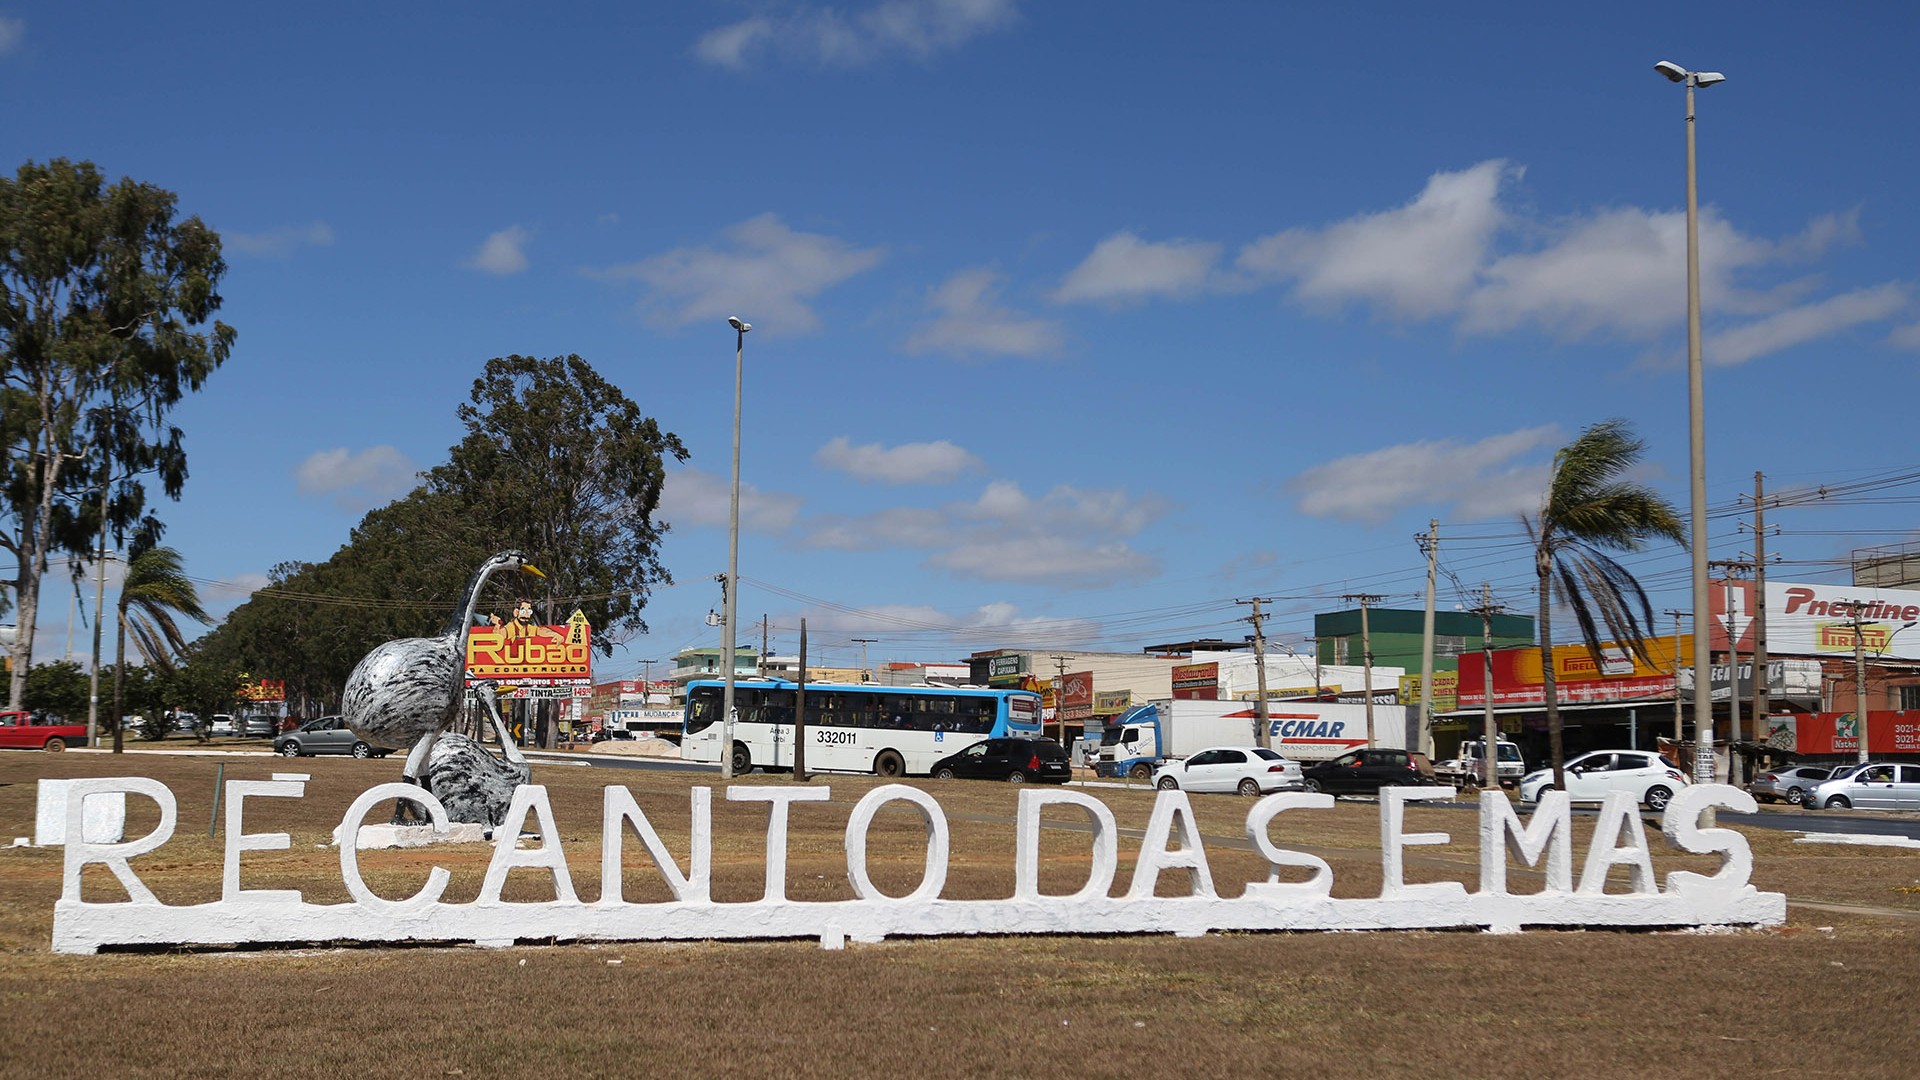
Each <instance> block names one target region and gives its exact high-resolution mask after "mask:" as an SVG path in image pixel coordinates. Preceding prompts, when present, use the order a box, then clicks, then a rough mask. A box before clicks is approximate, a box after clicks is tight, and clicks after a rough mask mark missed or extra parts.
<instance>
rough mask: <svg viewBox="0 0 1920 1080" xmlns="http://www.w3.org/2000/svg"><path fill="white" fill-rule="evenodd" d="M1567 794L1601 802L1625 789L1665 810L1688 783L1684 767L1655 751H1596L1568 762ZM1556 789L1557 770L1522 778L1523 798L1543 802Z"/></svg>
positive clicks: (1650, 806)
mask: <svg viewBox="0 0 1920 1080" xmlns="http://www.w3.org/2000/svg"><path fill="white" fill-rule="evenodd" d="M1566 773H1567V794H1568V796H1570V797H1571V798H1572V799H1573V801H1574V802H1601V801H1603V800H1605V799H1606V797H1607V795H1608V793H1609V792H1614V791H1624V792H1626V793H1628V794H1630V795H1632V796H1633V801H1635V802H1638V803H1644V804H1646V807H1647V809H1649V810H1665V809H1666V808H1667V801H1668V800H1669V799H1671V798H1673V794H1674V792H1676V791H1679V790H1680V789H1681V788H1683V787H1686V786H1687V782H1688V781H1687V777H1686V774H1685V773H1682V772H1681V771H1680V766H1678V765H1675V764H1674V763H1673V762H1671V761H1668V760H1667V759H1666V758H1663V757H1661V756H1660V755H1659V754H1656V753H1654V752H1653V751H1651V750H1593V751H1589V752H1588V753H1585V754H1581V755H1580V756H1579V757H1576V758H1574V759H1573V760H1571V761H1569V762H1567V768H1566ZM1552 790H1554V786H1553V770H1552V769H1541V770H1539V771H1537V772H1531V773H1528V774H1527V775H1526V776H1525V777H1523V778H1522V779H1521V781H1520V798H1521V799H1522V800H1524V801H1526V802H1539V801H1540V796H1541V794H1542V793H1544V792H1548V791H1552Z"/></svg>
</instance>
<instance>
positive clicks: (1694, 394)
mask: <svg viewBox="0 0 1920 1080" xmlns="http://www.w3.org/2000/svg"><path fill="white" fill-rule="evenodd" d="M1653 69H1654V70H1655V71H1658V72H1659V73H1660V74H1662V75H1665V76H1666V77H1667V78H1668V79H1671V80H1672V81H1674V82H1677V83H1684V84H1685V85H1686V88H1687V433H1688V436H1689V438H1688V451H1689V452H1688V459H1689V462H1690V464H1691V465H1692V469H1691V473H1690V477H1691V478H1690V484H1691V490H1692V495H1693V499H1692V506H1691V514H1692V517H1693V523H1692V526H1693V527H1692V530H1691V536H1690V541H1691V546H1692V548H1693V552H1692V554H1693V610H1694V612H1695V613H1696V617H1695V618H1694V620H1693V730H1694V739H1695V744H1694V751H1693V753H1694V757H1693V778H1694V779H1695V780H1696V781H1699V782H1701V783H1711V782H1712V781H1713V658H1712V654H1711V652H1710V651H1709V648H1710V645H1709V640H1708V634H1709V631H1710V629H1711V625H1710V620H1708V619H1706V618H1703V617H1699V615H1698V613H1700V612H1705V611H1710V610H1712V608H1711V602H1710V598H1709V597H1708V595H1707V423H1706V404H1705V402H1706V397H1705V395H1706V379H1705V375H1704V374H1703V371H1702V365H1701V360H1700V204H1699V195H1698V188H1697V185H1696V179H1695V178H1696V171H1695V166H1694V151H1693V88H1694V87H1696V86H1712V85H1713V84H1714V83H1718V82H1725V81H1726V79H1727V77H1726V76H1725V75H1722V74H1720V73H1719V72H1717V71H1688V70H1687V69H1686V68H1683V67H1681V66H1680V65H1678V64H1676V63H1674V62H1672V61H1670V60H1662V61H1660V62H1659V63H1657V64H1655V65H1653Z"/></svg>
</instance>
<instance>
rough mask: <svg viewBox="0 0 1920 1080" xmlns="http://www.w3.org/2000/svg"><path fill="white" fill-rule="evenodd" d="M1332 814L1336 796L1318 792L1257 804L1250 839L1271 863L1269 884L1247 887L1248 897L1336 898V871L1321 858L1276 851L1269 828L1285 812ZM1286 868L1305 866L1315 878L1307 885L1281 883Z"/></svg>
mask: <svg viewBox="0 0 1920 1080" xmlns="http://www.w3.org/2000/svg"><path fill="white" fill-rule="evenodd" d="M1294 809H1300V810H1331V809H1333V796H1331V795H1327V794H1323V793H1321V792H1317V791H1281V792H1276V793H1274V794H1272V795H1268V796H1267V797H1266V798H1264V799H1261V800H1260V801H1259V802H1257V803H1254V804H1253V809H1252V810H1251V811H1249V812H1248V813H1247V839H1248V840H1251V841H1253V849H1254V850H1255V851H1258V852H1259V853H1260V856H1261V858H1264V859H1266V860H1267V866H1268V870H1267V880H1265V881H1250V882H1248V883H1247V895H1248V896H1260V897H1271V898H1277V899H1278V898H1284V897H1287V896H1289V895H1297V896H1331V895H1332V894H1333V867H1331V866H1328V865H1327V860H1325V859H1322V858H1321V857H1319V856H1318V855H1308V854H1307V853H1306V852H1304V851H1287V850H1285V849H1284V848H1279V847H1275V846H1274V843H1273V838H1272V837H1270V836H1268V835H1267V827H1268V826H1269V825H1271V824H1272V823H1273V819H1274V816H1275V815H1277V814H1279V813H1280V812H1281V811H1282V810H1294ZM1283 866H1304V867H1306V868H1308V869H1309V870H1312V871H1313V876H1312V877H1309V878H1308V879H1307V880H1305V881H1281V880H1280V868H1281V867H1283Z"/></svg>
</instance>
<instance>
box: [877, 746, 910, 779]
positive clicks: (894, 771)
mask: <svg viewBox="0 0 1920 1080" xmlns="http://www.w3.org/2000/svg"><path fill="white" fill-rule="evenodd" d="M873 771H874V772H876V773H879V774H880V775H881V776H902V775H904V774H905V773H906V771H907V763H906V760H905V759H904V758H902V757H901V756H900V755H899V753H898V752H896V751H893V750H882V751H880V754H879V756H878V757H876V758H874V759H873Z"/></svg>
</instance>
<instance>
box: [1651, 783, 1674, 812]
mask: <svg viewBox="0 0 1920 1080" xmlns="http://www.w3.org/2000/svg"><path fill="white" fill-rule="evenodd" d="M1671 801H1673V792H1671V791H1669V790H1667V789H1666V788H1663V787H1660V786H1658V785H1655V786H1654V787H1650V788H1648V789H1647V809H1649V810H1652V811H1655V812H1658V811H1661V810H1665V809H1666V808H1667V803H1669V802H1671Z"/></svg>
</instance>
